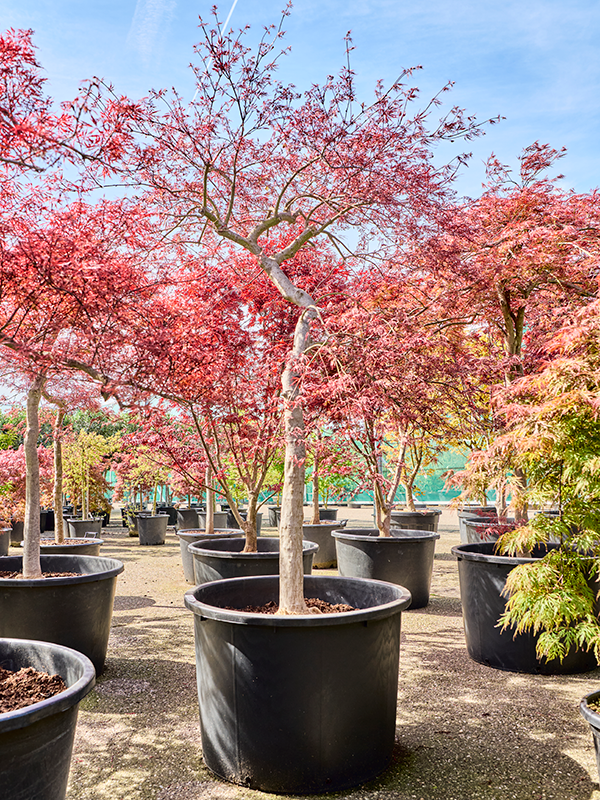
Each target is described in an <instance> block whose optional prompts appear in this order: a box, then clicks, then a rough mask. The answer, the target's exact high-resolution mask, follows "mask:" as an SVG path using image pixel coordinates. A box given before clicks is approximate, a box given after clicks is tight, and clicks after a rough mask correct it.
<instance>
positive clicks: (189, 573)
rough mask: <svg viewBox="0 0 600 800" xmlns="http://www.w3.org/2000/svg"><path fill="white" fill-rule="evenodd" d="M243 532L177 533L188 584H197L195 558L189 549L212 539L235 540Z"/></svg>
mask: <svg viewBox="0 0 600 800" xmlns="http://www.w3.org/2000/svg"><path fill="white" fill-rule="evenodd" d="M243 535H244V534H243V531H241V530H239V528H238V529H237V530H233V529H232V528H221V529H220V530H216V531H215V532H214V533H206V531H201V530H195V529H193V530H191V531H177V536H178V537H179V547H180V549H181V562H182V564H183V575H184V577H185V580H186V583H193V584H194V585H195V584H196V581H195V580H194V556H193V555H192V554H191V553H190V551H189V549H188V547H189V545H190V544H193V543H194V542H202V541H205V540H208V541H210V540H211V539H234V538H236V537H238V536H243Z"/></svg>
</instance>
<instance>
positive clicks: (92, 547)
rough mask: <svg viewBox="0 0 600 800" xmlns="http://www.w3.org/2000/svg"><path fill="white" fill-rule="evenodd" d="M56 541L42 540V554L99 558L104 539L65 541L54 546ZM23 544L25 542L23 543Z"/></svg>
mask: <svg viewBox="0 0 600 800" xmlns="http://www.w3.org/2000/svg"><path fill="white" fill-rule="evenodd" d="M53 542H54V539H41V543H40V553H43V554H44V555H49V556H52V555H55V556H58V555H61V556H62V555H71V556H99V555H100V546H101V545H103V544H104V539H97V538H88V539H86V540H85V541H83V540H81V541H77V542H76V541H73V540H69V539H65V541H64V542H63V543H62V544H53ZM21 544H23V542H21Z"/></svg>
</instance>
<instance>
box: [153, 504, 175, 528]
mask: <svg viewBox="0 0 600 800" xmlns="http://www.w3.org/2000/svg"><path fill="white" fill-rule="evenodd" d="M156 513H157V514H167V516H168V517H169V523H168V524H169V525H177V509H176V508H175V506H157V507H156Z"/></svg>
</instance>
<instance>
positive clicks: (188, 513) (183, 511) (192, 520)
mask: <svg viewBox="0 0 600 800" xmlns="http://www.w3.org/2000/svg"><path fill="white" fill-rule="evenodd" d="M223 527H225V526H223ZM177 528H178V529H180V530H185V531H191V530H199V529H200V522H199V520H198V512H197V510H196V509H195V508H178V509H177Z"/></svg>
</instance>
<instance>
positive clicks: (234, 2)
mask: <svg viewBox="0 0 600 800" xmlns="http://www.w3.org/2000/svg"><path fill="white" fill-rule="evenodd" d="M237 4H238V0H233V4H232V6H231V8H230V9H229V14H227V19H226V20H225V24H224V25H223V30H224V31H226V30H227V26H228V25H229V20H230V19H231V15H232V14H233V11H234V9H235V7H236V6H237ZM197 94H198V89H196V91H195V92H194V96H193V97H192V103H193V102H194V100H195V99H196V95H197Z"/></svg>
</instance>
